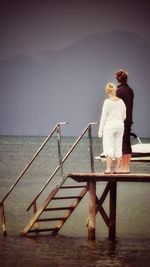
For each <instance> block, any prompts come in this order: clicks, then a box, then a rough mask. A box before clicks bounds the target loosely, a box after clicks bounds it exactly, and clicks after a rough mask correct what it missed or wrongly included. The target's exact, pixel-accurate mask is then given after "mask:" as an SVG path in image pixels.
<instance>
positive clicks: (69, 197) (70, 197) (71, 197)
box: [53, 196, 82, 199]
mask: <svg viewBox="0 0 150 267" xmlns="http://www.w3.org/2000/svg"><path fill="white" fill-rule="evenodd" d="M73 198H78V199H80V198H82V197H79V196H68V197H54V198H53V199H73Z"/></svg>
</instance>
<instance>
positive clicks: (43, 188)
mask: <svg viewBox="0 0 150 267" xmlns="http://www.w3.org/2000/svg"><path fill="white" fill-rule="evenodd" d="M94 124H97V122H92V123H88V125H87V126H86V127H85V128H84V130H83V132H82V133H81V135H80V136H79V137H78V139H77V140H76V141H75V143H74V144H73V145H72V147H71V148H70V150H69V151H68V152H67V154H66V155H65V156H64V158H63V159H62V164H63V163H64V162H65V161H66V160H67V158H68V157H69V155H70V154H71V153H72V151H73V150H74V148H75V147H76V146H77V144H78V143H79V142H80V140H81V139H82V137H83V136H84V134H85V133H86V132H87V130H88V129H89V126H90V125H94ZM59 169H60V165H58V166H57V168H56V169H55V170H54V172H53V173H52V175H51V176H50V177H49V179H48V180H47V181H46V183H45V185H44V186H43V187H42V189H41V190H40V191H39V192H38V193H37V195H36V196H35V198H34V199H33V201H32V202H31V204H30V205H29V206H28V208H27V211H29V210H30V208H31V207H32V205H33V204H34V203H35V201H36V200H37V199H38V198H39V196H40V195H41V194H42V192H43V191H44V190H45V188H46V187H47V185H48V184H49V183H50V181H51V180H52V179H53V177H54V176H55V174H56V173H57V172H58V170H59Z"/></svg>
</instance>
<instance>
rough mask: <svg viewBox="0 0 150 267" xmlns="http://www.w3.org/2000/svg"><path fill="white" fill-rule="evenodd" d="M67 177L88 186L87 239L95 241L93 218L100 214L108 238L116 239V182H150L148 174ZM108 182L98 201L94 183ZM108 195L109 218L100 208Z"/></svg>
mask: <svg viewBox="0 0 150 267" xmlns="http://www.w3.org/2000/svg"><path fill="white" fill-rule="evenodd" d="M68 177H70V178H72V179H74V180H75V181H77V182H87V183H88V185H89V214H88V219H87V226H88V239H89V240H93V239H95V217H96V214H97V213H98V211H99V212H100V214H101V216H102V218H103V219H104V222H105V223H106V225H107V227H108V228H109V238H115V237H116V205H117V182H142V183H143V182H147V183H149V182H150V174H148V173H131V174H125V173H122V174H121V173H120V174H104V173H102V172H101V173H70V174H68ZM101 181H105V182H108V183H107V185H106V188H105V190H104V192H103V193H102V196H101V197H100V199H98V197H97V196H96V182H101ZM108 193H110V200H109V217H108V216H107V214H106V212H105V210H104V209H103V207H102V204H103V202H104V200H105V199H106V197H107V195H108Z"/></svg>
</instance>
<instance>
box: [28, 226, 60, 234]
mask: <svg viewBox="0 0 150 267" xmlns="http://www.w3.org/2000/svg"><path fill="white" fill-rule="evenodd" d="M48 231H54V232H56V231H58V228H56V227H55V228H45V229H31V230H29V231H28V233H38V232H48Z"/></svg>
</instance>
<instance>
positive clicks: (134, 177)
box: [67, 172, 150, 183]
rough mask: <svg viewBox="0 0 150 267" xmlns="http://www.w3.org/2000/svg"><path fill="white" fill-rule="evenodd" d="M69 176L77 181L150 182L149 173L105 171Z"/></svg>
mask: <svg viewBox="0 0 150 267" xmlns="http://www.w3.org/2000/svg"><path fill="white" fill-rule="evenodd" d="M67 176H68V177H70V178H72V179H74V180H75V181H77V182H89V181H90V180H92V181H96V182H98V181H106V182H107V181H110V182H113V181H114V182H142V183H143V182H148V183H149V182H150V174H149V173H130V174H113V173H112V174H104V173H103V172H99V173H98V172H97V173H69V174H68V175H67Z"/></svg>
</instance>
